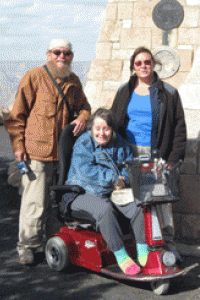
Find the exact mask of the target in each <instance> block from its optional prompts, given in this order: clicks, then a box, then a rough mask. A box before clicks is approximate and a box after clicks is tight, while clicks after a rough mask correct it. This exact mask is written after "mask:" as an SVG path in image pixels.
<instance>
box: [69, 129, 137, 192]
mask: <svg viewBox="0 0 200 300" xmlns="http://www.w3.org/2000/svg"><path fill="white" fill-rule="evenodd" d="M131 160H133V154H132V153H131V149H130V147H129V146H128V144H127V142H126V141H125V140H123V139H122V138H121V136H119V135H116V136H113V137H112V139H111V141H110V142H109V143H108V144H107V146H106V147H103V146H101V145H99V144H97V143H96V142H95V141H94V139H93V138H92V136H91V133H90V131H87V132H85V133H84V134H82V135H81V136H80V137H79V138H78V139H77V141H76V143H75V145H74V149H73V153H72V160H71V166H70V169H69V173H68V179H67V181H66V183H67V184H69V185H79V186H81V187H83V188H84V189H85V190H86V191H87V192H89V193H91V194H94V195H102V196H103V195H109V194H110V193H111V192H112V191H113V188H114V186H115V185H116V184H117V182H118V177H119V176H123V177H124V178H125V184H126V186H129V184H130V182H129V177H128V173H127V171H126V168H125V167H120V166H118V164H120V163H122V162H126V161H131Z"/></svg>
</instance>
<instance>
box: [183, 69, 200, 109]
mask: <svg viewBox="0 0 200 300" xmlns="http://www.w3.org/2000/svg"><path fill="white" fill-rule="evenodd" d="M199 78H200V74H199ZM194 80H195V79H194ZM179 94H180V96H181V100H182V103H183V107H184V108H185V109H195V110H199V109H200V100H199V95H200V84H195V83H186V84H183V85H181V86H180V87H179Z"/></svg>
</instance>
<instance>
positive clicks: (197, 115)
mask: <svg viewBox="0 0 200 300" xmlns="http://www.w3.org/2000/svg"><path fill="white" fill-rule="evenodd" d="M181 99H182V98H181ZM183 106H184V104H183ZM184 111H185V121H186V126H187V136H188V138H189V139H197V138H199V136H200V109H198V108H196V109H195V106H193V109H187V108H184Z"/></svg>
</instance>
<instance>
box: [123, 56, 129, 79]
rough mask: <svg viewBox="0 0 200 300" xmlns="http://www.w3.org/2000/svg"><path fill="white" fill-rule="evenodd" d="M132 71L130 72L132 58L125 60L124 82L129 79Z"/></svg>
mask: <svg viewBox="0 0 200 300" xmlns="http://www.w3.org/2000/svg"><path fill="white" fill-rule="evenodd" d="M130 75H131V72H130V59H129V60H127V61H124V65H123V71H122V83H125V82H127V81H129V78H130Z"/></svg>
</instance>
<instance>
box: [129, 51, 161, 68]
mask: <svg viewBox="0 0 200 300" xmlns="http://www.w3.org/2000/svg"><path fill="white" fill-rule="evenodd" d="M140 53H148V54H149V55H150V56H151V59H152V61H153V63H154V65H156V64H161V63H160V62H159V61H158V60H156V59H155V58H154V56H153V54H152V53H151V51H150V50H149V49H148V48H146V47H138V48H137V49H135V51H134V53H133V55H132V56H131V60H130V70H131V72H133V70H134V63H135V58H136V56H137V55H138V54H140Z"/></svg>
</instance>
